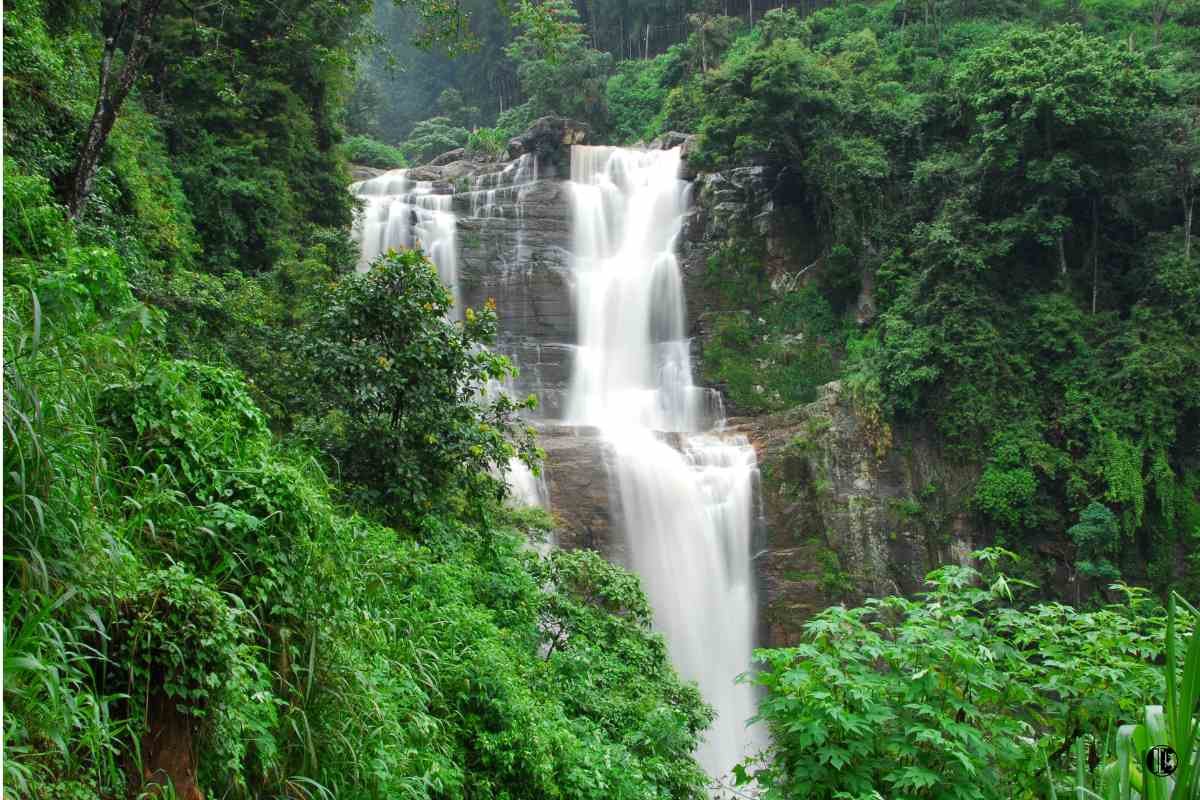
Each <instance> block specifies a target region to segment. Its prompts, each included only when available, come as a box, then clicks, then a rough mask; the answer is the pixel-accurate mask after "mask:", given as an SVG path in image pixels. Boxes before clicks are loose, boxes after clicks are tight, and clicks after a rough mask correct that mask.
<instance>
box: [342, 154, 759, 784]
mask: <svg viewBox="0 0 1200 800" xmlns="http://www.w3.org/2000/svg"><path fill="white" fill-rule="evenodd" d="M679 166H680V154H679V151H678V149H676V150H669V151H646V152H643V151H635V150H627V149H621V148H612V147H583V146H574V147H572V150H571V180H570V181H569V183H568V184H567V188H568V191H569V194H570V198H571V234H570V235H571V241H570V248H569V249H570V264H571V269H570V270H569V273H568V274H569V278H570V281H571V295H572V302H573V304H574V309H575V318H576V327H577V330H576V336H575V343H574V344H573V345H570V346H569V347H571V348H572V352H573V356H574V357H573V366H572V370H571V374H570V379H569V387H568V390H567V393H566V399H565V404H564V408H563V410H562V414H561V416H562V419H561V420H560V421H561V422H562V423H566V424H567V425H570V426H578V428H577V430H580V431H583V430H584V429H586V430H587V431H591V432H594V431H596V430H599V431H600V435H601V437H602V440H603V443H604V444H605V446H606V447H607V449H608V451H609V453H610V455H611V459H609V465H610V466H609V469H610V475H609V477H610V482H609V483H610V487H611V489H610V491H611V492H615V493H617V494H618V496H617V497H613V498H612V502H611V507H612V509H613V513H614V515H615V519H614V520H613V522H614V527H615V528H616V529H618V530H619V532H620V534H621V535H622V536H623V537H624V540H625V544H626V549H625V552H627V553H628V557H629V561H630V563H629V566H630V567H631V568H632V569H633V570H634V571H635V572H636V573H637V574H638V575H639V576H640V577H641V580H642V583H643V586H644V587H645V590H646V594H647V596H648V598H649V600H650V603H651V605H652V606H653V609H654V614H655V625H656V627H657V628H658V630H659V631H660V632H661V633H662V634H663V636H664V638H665V639H666V641H667V646H668V650H669V652H670V655H671V659H672V662H673V663H674V664H675V667H676V669H677V670H678V671H679V673H680V674H681V675H682V676H683V677H684V678H685V679H687V680H693V681H696V683H697V684H698V685H699V687H700V691H701V694H703V696H704V698H705V700H706V701H708V702H709V703H710V704H711V705H712V706H713V707H714V708H715V709H716V712H717V715H718V716H717V720H716V722H715V723H714V725H713V727H712V728H711V729H710V730H709V731H707V732H706V734H705V741H704V742H703V744H702V745H701V746H700V748H699V749H698V751H697V753H696V756H697V759H698V760H699V761H700V763H701V765H702V766H703V767H704V768H705V770H706V771H707V772H708V773H709V774H710V775H711V776H713V777H714V778H716V779H719V778H722V777H724V776H725V775H727V774H728V773H729V771H730V770H731V769H732V768H733V766H734V765H735V764H737V763H738V762H739V761H740V760H742V759H743V758H744V757H745V756H747V755H750V754H752V753H753V752H755V751H757V750H758V749H760V748H761V747H762V746H763V745H764V744H765V738H764V735H763V734H762V732H761V730H760V729H759V728H757V727H754V728H748V727H747V726H746V721H747V720H748V719H749V718H750V717H751V716H753V715H754V713H755V711H756V699H757V695H756V692H755V690H754V688H753V687H752V686H749V685H746V684H738V683H736V682H735V679H736V678H737V676H738V675H739V674H741V673H743V672H745V671H747V670H748V669H750V666H751V649H752V648H753V646H754V633H755V630H756V602H755V583H754V572H753V568H752V561H751V553H752V547H753V542H752V535H753V531H754V524H755V521H756V519H757V511H756V506H755V503H756V497H755V486H756V482H757V476H758V472H757V466H756V458H755V454H754V450H753V448H751V447H750V445H749V444H748V443H747V441H746V439H745V438H744V437H740V436H738V437H733V436H728V435H724V434H722V433H721V432H720V431H721V429H722V428H723V425H724V409H723V408H722V406H721V402H720V395H719V393H717V392H714V391H712V390H708V389H705V388H703V387H698V386H696V385H695V383H694V381H693V373H692V362H691V353H690V342H689V340H688V338H687V336H686V333H685V331H686V321H687V320H686V312H685V305H684V290H683V282H682V278H681V275H680V270H679V264H678V262H677V260H676V257H675V251H676V247H677V244H678V239H679V234H680V230H681V228H682V223H683V217H684V214H685V213H686V211H687V207H688V199H689V198H688V191H689V186H688V184H687V183H686V182H684V181H681V180H679V179H678V177H677V176H678V172H679ZM538 185H539V175H538V162H537V159H536V157H534V156H532V155H526V156H522V157H521V158H520V159H518V160H516V161H514V162H512V163H510V164H508V165H506V166H505V167H503V168H501V169H498V170H489V171H485V172H482V173H480V174H478V175H475V176H474V177H473V178H472V180H471V182H470V184H469V188H467V189H466V191H463V192H460V193H459V195H458V196H457V198H456V197H455V196H454V195H452V194H450V193H449V192H450V185H449V183H447V182H443V181H439V182H437V183H434V182H429V181H415V180H412V179H411V178H410V177H409V172H408V171H406V170H397V171H393V172H389V173H385V174H383V175H380V176H379V177H376V178H373V179H371V180H368V181H364V182H362V183H358V184H355V185H354V186H353V187H352V191H354V192H355V193H356V194H357V195H358V196H359V197H360V198H361V199H362V200H363V201H364V205H365V213H364V215H363V217H362V219H361V220H360V222H359V224H358V225H357V226H356V230H355V235H356V237H357V239H358V241H359V242H360V245H361V248H362V259H361V262H360V268H365V267H366V266H367V265H369V264H370V262H371V261H373V260H374V259H375V258H376V257H377V256H378V255H379V254H380V253H382V252H385V251H386V250H387V249H388V248H397V249H399V248H402V247H412V246H415V245H418V244H419V245H420V246H422V247H423V248H424V250H425V252H426V254H427V255H428V256H429V257H430V259H431V260H432V261H433V262H434V264H435V265H437V268H438V272H439V274H440V275H441V277H442V280H443V281H444V282H445V283H447V284H449V285H450V286H451V287H453V288H454V290H455V296H454V299H455V308H456V312H455V313H456V314H457V313H461V312H460V310H459V306H460V304H461V298H460V295H459V292H458V289H459V287H458V266H459V264H458V258H459V254H458V248H459V247H460V246H461V245H462V244H463V243H462V242H459V241H458V239H457V238H456V229H457V227H458V225H459V223H460V222H467V230H470V231H472V232H473V233H472V236H474V237H476V238H477V237H478V236H479V233H478V232H482V233H483V234H485V235H486V234H487V232H488V231H489V230H491V227H490V226H492V225H495V226H496V230H498V231H509V232H510V233H509V235H511V237H512V238H511V246H510V247H508V248H505V252H503V253H497V254H496V255H495V256H493V262H492V263H489V264H488V265H487V268H488V269H489V270H492V271H494V273H498V274H501V275H504V276H506V277H505V279H506V280H507V279H509V278H510V277H511V276H527V275H531V274H532V272H531V271H532V270H534V269H535V268H536V269H545V266H544V265H542V264H535V263H534V259H533V258H532V256H531V255H530V248H529V247H527V246H526V241H527V240H526V224H527V222H526V219H525V211H526V209H525V207H524V205H525V202H526V195H527V193H529V192H530V191H533V190H535V188H536V187H537V186H538ZM464 195H466V196H464ZM456 199H457V200H458V201H459V202H458V203H457V205H456V204H455V200H456ZM455 208H458V209H459V210H460V211H461V212H462V213H463V215H464V220H459V219H457V218H456V216H455V213H454V209H455ZM481 223H483V224H481ZM467 238H468V237H466V236H464V237H463V239H464V241H466V240H467ZM463 263H464V264H466V265H469V264H470V262H469V261H468V260H467V259H466V258H464V262H463ZM476 269H477V267H476ZM513 299H514V300H515V301H516V302H517V303H528V302H529V299H528V298H525V297H514V298H513ZM543 343H545V344H547V345H550V346H554V347H558V348H562V347H566V346H568V345H564V344H562V343H560V342H556V341H547V342H543V341H540V340H539V341H536V342H535V343H532V344H530V343H526V344H525V345H524V349H523V350H522V352H525V353H526V354H527V355H529V356H530V358H532V359H534V360H536V361H538V362H539V363H540V361H541V356H540V353H541V347H542V344H543ZM512 357H513V358H514V360H515V359H516V356H515V353H514V354H512ZM500 391H507V392H513V393H515V391H516V389H515V387H514V386H513V385H512V384H511V382H510V383H508V384H506V385H501V384H500V383H498V382H495V383H494V384H493V385H490V386H489V387H487V388H486V390H485V395H492V394H494V393H495V392H500ZM584 435H587V436H592V435H594V433H587V434H584ZM508 483H509V487H510V489H511V492H510V502H513V503H516V504H525V505H539V506H543V507H550V506H551V502H550V501H551V493H550V491H549V488H550V487H548V485H547V481H546V479H545V476H544V475H542V476H535V475H534V474H533V473H532V471H530V470H529V468H528V467H526V466H525V465H524V464H523V463H521V462H520V461H518V460H515V459H514V461H513V462H512V463H511V464H509V470H508Z"/></svg>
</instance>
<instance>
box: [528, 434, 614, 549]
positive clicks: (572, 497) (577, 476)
mask: <svg viewBox="0 0 1200 800" xmlns="http://www.w3.org/2000/svg"><path fill="white" fill-rule="evenodd" d="M538 442H539V444H540V445H541V446H542V448H543V449H544V450H545V451H546V460H545V464H544V469H545V474H546V483H547V486H548V487H549V490H550V508H551V510H552V513H553V514H554V516H555V519H556V520H557V521H558V526H557V528H556V530H555V535H556V537H557V539H558V546H559V547H562V548H564V549H568V550H578V549H581V548H587V549H589V550H595V551H597V552H599V553H600V554H601V555H603V556H604V557H605V558H607V559H608V560H609V561H612V562H614V563H617V564H623V565H626V566H628V564H629V560H628V554H627V553H626V552H625V546H624V544H623V543H622V541H621V537H620V536H618V535H617V532H616V531H617V522H616V520H619V519H620V509H619V508H617V507H616V503H618V502H619V499H618V493H617V492H615V491H612V487H611V485H610V483H609V481H610V478H609V475H610V472H609V465H610V462H611V458H612V454H611V451H610V450H609V448H608V446H607V445H606V444H605V443H604V441H603V440H602V439H601V438H600V436H599V431H597V430H596V429H594V428H571V427H566V426H553V425H550V426H543V427H541V428H539V430H538Z"/></svg>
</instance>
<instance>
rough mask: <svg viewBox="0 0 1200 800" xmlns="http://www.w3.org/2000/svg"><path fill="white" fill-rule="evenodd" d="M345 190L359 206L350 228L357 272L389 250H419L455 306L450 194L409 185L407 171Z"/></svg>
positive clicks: (454, 247) (423, 183) (416, 183)
mask: <svg viewBox="0 0 1200 800" xmlns="http://www.w3.org/2000/svg"><path fill="white" fill-rule="evenodd" d="M350 191H351V192H352V193H354V194H356V195H358V197H359V198H360V199H362V201H363V215H362V218H361V220H360V221H359V223H358V224H357V225H356V226H355V238H356V239H357V240H358V242H359V246H360V248H361V249H360V256H359V262H358V268H359V270H360V271H363V270H366V269H367V267H368V266H370V264H371V262H372V261H374V260H375V259H376V258H378V257H379V256H380V254H382V253H386V252H387V251H388V250H391V249H395V250H400V249H401V248H405V247H417V246H420V247H421V248H422V249H423V250H424V251H425V254H426V255H427V256H429V260H430V261H432V262H433V263H434V264H435V265H436V266H437V269H438V275H439V276H441V279H442V283H444V284H446V285H447V286H449V287H450V290H451V292H453V293H454V307H455V308H456V309H457V308H458V307H459V289H458V245H457V243H456V241H455V238H456V231H457V229H458V225H457V220H456V218H455V216H454V212H453V210H451V209H452V205H453V202H454V197H453V195H450V194H439V193H436V192H435V191H434V185H433V183H431V182H429V181H412V180H410V179H409V177H408V170H404V169H398V170H393V171H391V172H385V173H384V174H382V175H380V176H378V177H375V178H371V179H370V180H366V181H362V182H360V183H356V184H353V185H352V186H351V187H350Z"/></svg>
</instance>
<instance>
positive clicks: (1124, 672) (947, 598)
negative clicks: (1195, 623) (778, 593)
mask: <svg viewBox="0 0 1200 800" xmlns="http://www.w3.org/2000/svg"><path fill="white" fill-rule="evenodd" d="M976 555H977V556H978V557H980V558H983V559H984V560H985V561H986V563H987V564H989V565H992V564H994V562H995V560H996V559H997V558H998V557H999V556H1000V554H999V553H997V552H996V551H987V552H984V553H979V554H976ZM989 572H990V568H989ZM928 581H929V584H930V589H929V591H928V592H927V593H926V594H925V595H924V596H922V597H921V598H919V599H916V600H908V599H904V598H899V597H888V598H884V599H879V600H869V601H867V603H866V605H864V606H862V607H861V608H855V609H846V608H842V607H834V608H830V609H827V610H826V611H824V612H822V613H821V614H818V615H817V616H816V617H815V618H813V619H812V620H810V621H809V622H808V623H807V625H806V626H805V640H804V642H803V643H802V644H800V645H798V646H796V647H793V648H786V649H779V650H764V651H760V652H759V654H758V656H759V659H760V660H761V661H762V662H763V663H764V665H765V667H764V669H763V671H762V672H761V673H759V674H758V676H757V677H756V679H755V680H756V682H757V683H760V684H761V685H763V686H764V687H766V690H767V697H766V699H765V700H764V701H763V703H762V705H761V706H760V717H761V718H762V719H764V720H765V721H766V722H767V723H768V724H769V725H770V728H771V733H772V736H773V741H774V746H773V748H772V750H771V751H769V753H768V754H767V756H766V758H765V760H763V761H760V762H758V763H757V764H756V765H752V766H751V770H752V772H753V775H754V777H755V778H757V780H758V781H759V783H760V784H762V785H765V786H766V787H767V791H766V796H767V797H790V796H794V795H795V793H803V794H805V795H806V796H809V797H816V798H824V797H829V798H832V797H846V796H849V797H868V796H871V793H872V792H878V793H879V794H885V796H888V797H897V798H918V797H977V798H990V797H995V798H1011V797H1024V796H1034V795H1032V794H1031V793H1032V792H1033V791H1034V790H1035V787H1037V786H1038V784H1039V783H1040V781H1041V775H1039V772H1040V771H1041V765H1042V764H1043V763H1044V759H1045V757H1046V755H1047V754H1048V753H1050V752H1052V751H1059V752H1062V751H1065V750H1066V749H1067V748H1066V746H1065V745H1069V744H1070V742H1071V741H1073V740H1074V739H1075V737H1077V736H1079V735H1081V734H1092V735H1095V736H1098V737H1103V736H1104V735H1105V733H1106V731H1108V730H1109V727H1110V726H1111V724H1112V723H1113V722H1114V721H1115V720H1116V719H1119V718H1123V717H1125V716H1126V715H1127V714H1128V713H1130V711H1131V710H1132V709H1133V708H1134V707H1135V706H1136V705H1137V704H1138V703H1140V702H1144V701H1145V700H1146V699H1147V698H1149V697H1151V696H1153V695H1155V694H1156V693H1158V692H1159V691H1161V686H1162V683H1161V679H1160V676H1159V674H1158V672H1157V670H1156V669H1155V667H1153V666H1152V664H1150V663H1147V660H1148V659H1154V658H1156V657H1160V656H1161V655H1162V654H1163V652H1164V647H1165V645H1164V636H1163V628H1164V623H1165V619H1164V615H1163V613H1162V610H1161V609H1153V608H1152V607H1151V604H1149V602H1148V601H1147V600H1146V599H1145V598H1144V597H1142V596H1141V595H1140V594H1138V593H1137V592H1133V591H1131V592H1130V593H1129V598H1128V600H1127V601H1126V602H1125V603H1122V604H1119V605H1114V606H1110V607H1107V608H1105V609H1102V610H1098V611H1091V612H1079V611H1076V610H1074V609H1072V608H1070V607H1067V606H1062V605H1058V604H1039V605H1034V606H1031V607H1021V606H1019V605H1017V604H1016V603H1014V600H1013V593H1012V592H1013V589H1014V588H1018V587H1017V585H1016V583H1015V582H1014V581H1012V580H1011V579H1006V578H1004V576H1003V575H1001V574H989V575H987V576H985V575H983V574H981V573H980V572H979V571H977V570H976V569H973V568H968V567H960V566H946V567H942V568H940V569H938V570H936V571H934V572H933V573H931V574H930V575H929V578H928ZM1064 743H1065V744H1064Z"/></svg>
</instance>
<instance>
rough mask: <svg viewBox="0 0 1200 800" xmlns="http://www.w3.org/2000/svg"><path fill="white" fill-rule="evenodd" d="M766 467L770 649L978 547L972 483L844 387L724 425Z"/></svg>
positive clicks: (924, 439)
mask: <svg viewBox="0 0 1200 800" xmlns="http://www.w3.org/2000/svg"><path fill="white" fill-rule="evenodd" d="M730 428H731V429H732V430H736V431H740V432H742V433H744V434H745V435H746V436H747V437H748V438H749V439H750V441H751V442H752V443H753V445H754V447H755V449H756V450H757V452H758V456H759V465H760V468H761V470H762V487H763V493H762V500H763V510H764V515H765V518H766V527H767V547H766V550H765V552H764V553H763V554H762V556H761V558H760V574H761V575H762V586H763V587H764V592H765V596H764V597H762V598H761V601H762V604H763V608H764V617H765V621H766V623H767V626H768V631H769V639H770V643H771V644H772V645H779V644H787V643H791V642H793V641H795V639H796V637H797V636H798V634H799V631H800V626H801V625H802V623H803V622H804V621H805V620H806V619H808V618H809V617H810V616H812V615H813V614H814V613H815V612H817V611H819V610H821V609H822V608H825V607H826V606H829V605H832V604H834V603H837V602H843V601H844V602H859V601H861V600H862V599H863V598H865V597H869V596H879V595H884V594H895V593H902V594H912V593H914V592H916V591H919V590H920V589H921V588H922V585H923V580H924V576H925V575H926V573H928V572H929V571H930V570H931V569H933V568H935V567H936V566H938V565H940V564H945V563H949V562H958V563H965V562H966V561H967V559H968V556H969V554H970V552H971V551H972V550H973V549H974V548H975V546H976V544H977V543H978V542H979V539H980V535H979V532H978V531H976V530H975V529H974V527H973V526H972V523H971V518H970V516H969V515H968V514H967V513H965V509H966V504H967V500H968V498H969V494H970V491H971V487H972V486H973V483H974V479H975V477H976V474H975V472H974V471H973V470H972V469H971V468H969V467H963V466H961V465H957V464H954V463H953V462H952V461H951V460H950V459H949V458H948V457H947V456H946V455H945V454H944V453H942V452H940V450H939V449H938V447H937V446H936V444H935V441H936V439H935V437H933V436H932V435H930V434H929V433H928V432H925V431H919V430H913V429H902V430H892V429H891V428H890V427H889V426H887V425H886V423H883V422H881V421H879V420H878V418H877V417H876V416H875V415H874V414H872V413H871V412H869V411H864V410H863V409H861V408H860V407H859V406H858V405H857V404H856V403H855V401H854V400H853V399H852V397H851V396H850V392H849V391H848V390H847V389H846V388H845V387H844V386H843V385H842V384H841V383H840V382H834V383H830V384H827V385H825V386H823V387H821V390H820V394H819V397H818V399H817V400H816V402H814V403H811V404H809V405H807V406H803V407H800V408H795V409H790V410H788V411H786V412H783V413H780V414H774V415H769V416H763V417H756V418H742V419H735V420H731V421H730Z"/></svg>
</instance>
